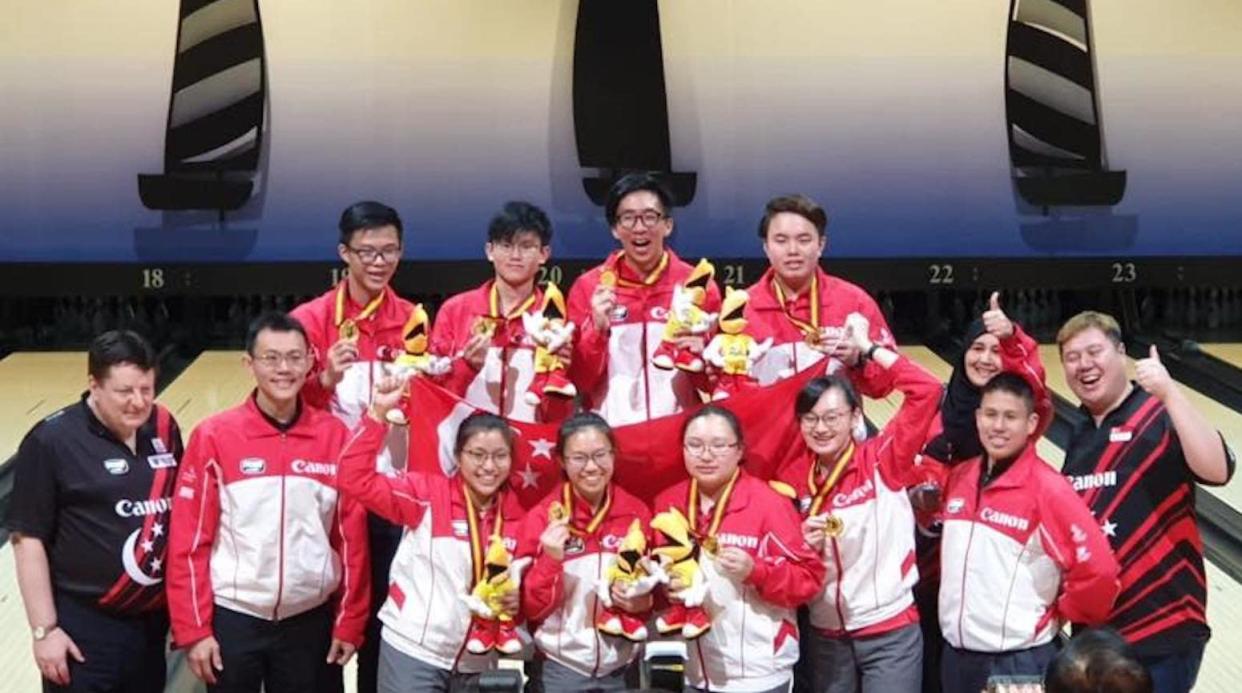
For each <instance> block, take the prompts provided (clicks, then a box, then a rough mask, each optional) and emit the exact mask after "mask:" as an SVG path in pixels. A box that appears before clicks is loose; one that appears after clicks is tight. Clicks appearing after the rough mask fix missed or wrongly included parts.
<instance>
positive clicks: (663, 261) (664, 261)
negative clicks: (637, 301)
mask: <svg viewBox="0 0 1242 693" xmlns="http://www.w3.org/2000/svg"><path fill="white" fill-rule="evenodd" d="M624 257H625V251H624V250H622V251H621V252H619V253H617V256H616V257H615V258H613V261H612V267H613V268H614V270H613V273H614V274H616V275H617V284H619V285H621V286H651V285H652V284H654V283H656V281H657V280H659V278H660V275H661V274H663V273H664V270H666V269H668V251H667V250H666V251H664V254H663V255H661V256H660V262H659V264H657V265H656V266H655V269H653V270H651V272H650V273H648V274H647V276H646V277H643V280H642V281H641V282H636V281H634V280H632V279H626V278H624V277H622V276H621V273H620V272H618V271H616V268H618V266H619V265H620V264H621V259H622V258H624Z"/></svg>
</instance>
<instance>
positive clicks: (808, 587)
mask: <svg viewBox="0 0 1242 693" xmlns="http://www.w3.org/2000/svg"><path fill="white" fill-rule="evenodd" d="M689 489H690V482H689V481H683V482H681V483H679V484H677V485H676V486H673V487H672V488H669V489H667V490H666V491H664V492H663V493H661V494H660V495H659V496H657V497H656V502H655V504H654V505H653V506H652V510H653V512H656V513H659V512H662V511H664V510H668V509H669V508H674V507H675V508H678V509H679V510H681V512H682V513H685V512H687V510H686V506H687V505H688V503H687V499H688V494H689ZM703 510H704V511H703V512H702V513H701V514H700V515H699V519H698V527H699V528H700V530H705V529H706V528H707V527H708V526H709V525H710V523H711V520H712V511H713V510H714V509H713V508H706V509H703ZM716 539H717V541H718V542H719V545H720V546H721V547H725V546H736V547H739V548H741V549H743V550H745V551H746V552H747V553H748V554H750V556H751V558H753V559H754V562H755V567H754V570H752V571H751V573H750V575H749V576H748V577H747V578H746V581H745V583H744V584H740V585H739V584H737V583H735V582H733V581H732V580H731V579H729V578H728V577H725V576H724V575H723V574H721V573H720V572H718V571H717V570H716V568H715V565H714V564H713V562H712V560H711V558H709V557H707V556H706V555H705V554H704V555H701V556H700V558H699V565H700V567H701V569H702V570H703V571H704V577H705V578H706V580H707V587H708V591H707V597H706V599H705V600H704V602H703V607H704V608H705V609H706V610H707V613H708V615H709V616H711V621H712V627H711V630H709V631H707V633H705V634H703V635H702V636H700V637H699V638H697V639H695V640H694V641H693V642H691V643H689V644H688V646H687V648H688V650H689V657H690V662H689V666H688V668H687V670H686V682H687V683H689V684H690V685H692V686H696V687H698V688H707V689H710V690H713V691H759V690H767V689H769V688H775V687H776V686H780V685H782V684H784V683H785V682H787V681H789V680H790V678H791V677H792V675H793V665H794V663H795V662H797V661H798V617H797V613H796V610H797V608H798V606H799V605H801V604H804V603H805V602H806V601H807V600H809V599H811V598H812V597H814V596H815V595H816V594H819V592H820V590H822V589H823V586H824V564H823V562H822V561H820V560H819V556H818V555H817V554H816V553H815V550H814V549H812V548H811V547H809V546H807V544H806V541H805V540H803V538H802V526H801V521H800V519H799V518H798V513H797V512H795V511H794V508H793V506H792V505H791V504H790V502H789V499H787V498H785V497H784V496H781V495H780V494H778V493H777V492H776V491H773V490H772V489H771V488H769V487H768V485H767V484H766V483H764V482H762V481H760V480H759V479H756V478H755V477H753V476H750V475H749V474H747V473H746V472H742V473H741V474H739V475H738V478H737V483H736V484H735V485H734V488H733V495H732V497H731V498H730V499H729V505H728V507H727V508H726V509H725V514H724V517H723V519H722V520H721V523H720V528H719V530H718V532H717V533H716ZM658 542H659V537H658V535H657V543H658Z"/></svg>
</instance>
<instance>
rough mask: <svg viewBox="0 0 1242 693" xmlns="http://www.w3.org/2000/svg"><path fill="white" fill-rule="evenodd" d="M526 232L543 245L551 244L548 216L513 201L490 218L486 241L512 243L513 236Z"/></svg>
mask: <svg viewBox="0 0 1242 693" xmlns="http://www.w3.org/2000/svg"><path fill="white" fill-rule="evenodd" d="M527 231H529V232H531V233H534V234H536V235H537V236H539V242H540V243H541V244H543V245H547V244H549V243H551V242H552V222H551V221H550V220H549V219H548V215H547V214H545V213H544V211H543V210H542V209H539V208H538V207H536V206H535V205H533V204H531V203H529V202H523V201H521V200H514V201H510V202H506V203H505V206H504V207H501V208H500V211H499V212H497V213H496V216H494V217H492V220H491V222H490V223H488V225H487V240H488V242H490V243H496V242H497V241H512V240H513V237H514V236H516V235H517V234H519V233H523V232H527Z"/></svg>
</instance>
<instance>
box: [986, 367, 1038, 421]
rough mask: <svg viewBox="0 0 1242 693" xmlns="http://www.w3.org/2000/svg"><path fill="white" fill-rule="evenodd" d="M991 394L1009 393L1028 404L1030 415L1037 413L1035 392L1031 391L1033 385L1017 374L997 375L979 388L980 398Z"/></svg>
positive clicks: (1003, 373)
mask: <svg viewBox="0 0 1242 693" xmlns="http://www.w3.org/2000/svg"><path fill="white" fill-rule="evenodd" d="M989 392H1008V393H1009V394H1011V395H1013V396H1014V397H1017V398H1019V399H1021V400H1022V401H1023V402H1024V403H1025V404H1026V411H1027V413H1028V414H1029V413H1031V412H1033V411H1035V391H1034V390H1032V389H1031V384H1030V383H1028V382H1026V379H1025V378H1023V377H1022V376H1020V375H1018V374H1017V373H1012V372H1010V371H1004V372H1001V373H997V374H996V375H995V376H994V377H993V378H992V379H991V380H989V381H988V382H987V384H986V385H984V386H983V387H981V388H979V394H980V397H985V396H987V394H988V393H989Z"/></svg>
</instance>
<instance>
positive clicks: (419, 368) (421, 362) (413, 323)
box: [385, 303, 452, 426]
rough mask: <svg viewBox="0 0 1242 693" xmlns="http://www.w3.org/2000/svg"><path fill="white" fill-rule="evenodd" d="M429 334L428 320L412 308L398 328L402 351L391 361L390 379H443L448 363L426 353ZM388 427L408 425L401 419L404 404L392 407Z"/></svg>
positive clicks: (422, 311) (420, 306) (420, 307)
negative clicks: (421, 376) (423, 374)
mask: <svg viewBox="0 0 1242 693" xmlns="http://www.w3.org/2000/svg"><path fill="white" fill-rule="evenodd" d="M430 331H431V319H430V318H428V317H427V311H426V310H425V309H424V308H423V304H421V303H419V304H417V305H415V306H414V311H413V312H412V313H410V317H409V319H408V320H406V321H405V326H404V327H402V328H401V341H402V346H403V347H404V348H405V351H403V352H402V353H401V355H400V356H398V357H397V358H396V360H395V361H393V364H392V365H393V369H392V373H393V375H398V376H401V377H403V378H407V379H408V378H412V377H414V376H415V375H417V374H419V373H425V374H427V375H432V376H436V375H444V374H445V373H448V372H449V369H450V368H451V367H452V363H451V361H450V360H449V359H448V358H445V357H443V356H436V355H435V354H431V353H429V352H428V351H427V345H428V336H427V335H428V333H429V332H430ZM385 418H387V419H388V421H389V423H393V424H397V425H398V426H404V425H405V424H406V423H408V421H407V419H406V416H405V402H402V404H401V405H400V406H396V407H393V408H392V409H390V410H389V411H388V414H387V415H386V417H385Z"/></svg>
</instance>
